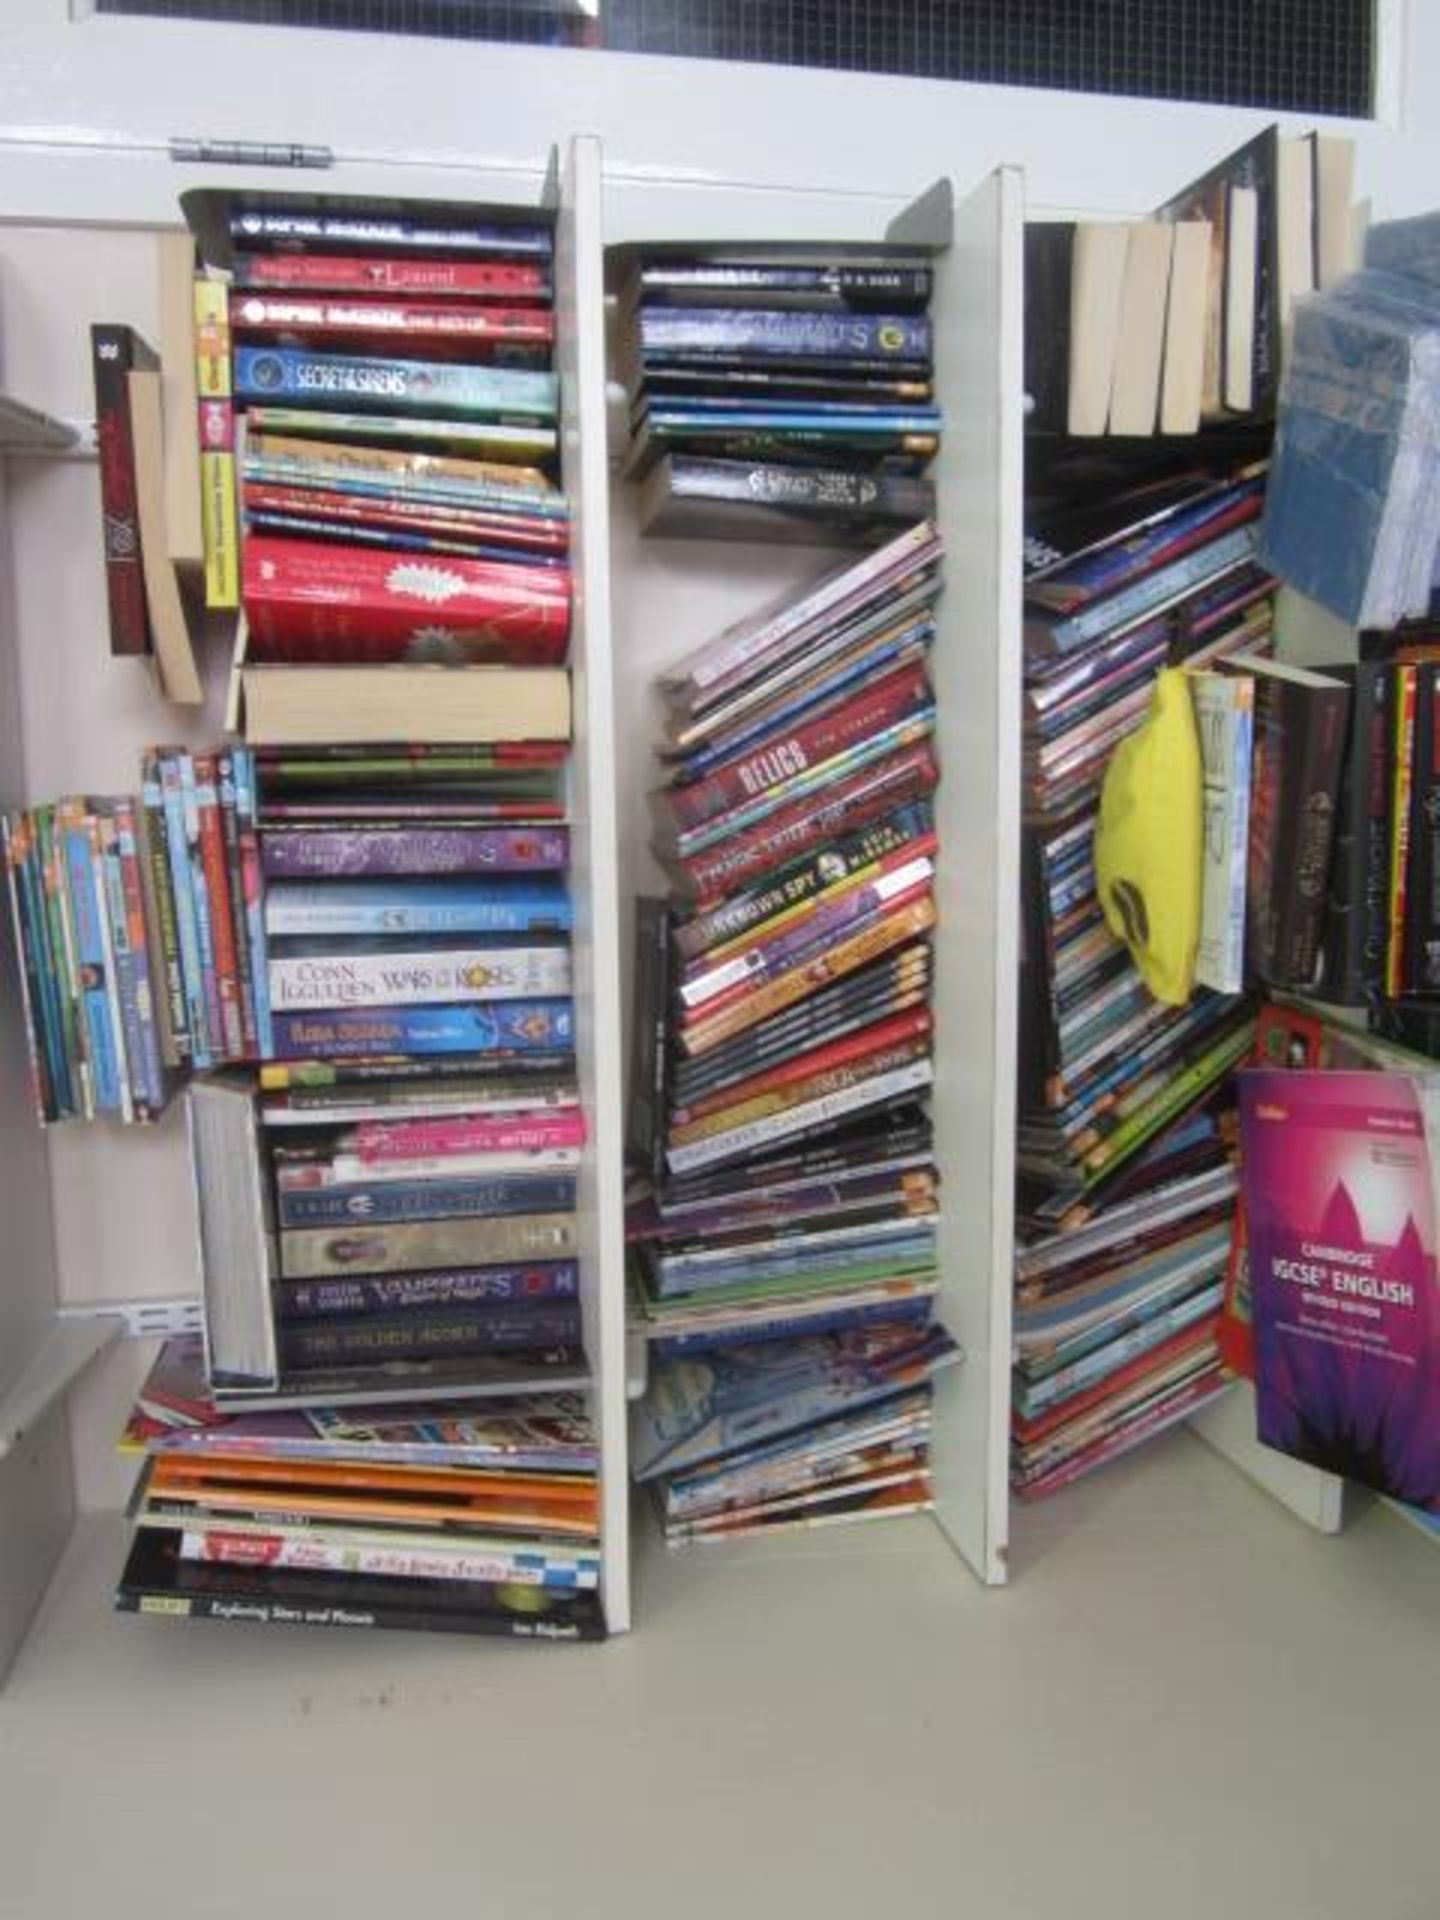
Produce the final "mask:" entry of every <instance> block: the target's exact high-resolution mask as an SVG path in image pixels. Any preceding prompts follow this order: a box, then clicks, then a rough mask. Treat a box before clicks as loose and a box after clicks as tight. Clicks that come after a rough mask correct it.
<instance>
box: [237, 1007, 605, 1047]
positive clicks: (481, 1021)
mask: <svg viewBox="0 0 1440 1920" xmlns="http://www.w3.org/2000/svg"><path fill="white" fill-rule="evenodd" d="M272 1021H273V1026H274V1033H275V1048H276V1051H277V1053H279V1054H280V1055H282V1056H283V1057H286V1058H291V1059H300V1060H309V1059H322V1060H323V1059H327V1058H339V1059H344V1058H346V1057H347V1056H349V1055H351V1054H365V1053H368V1054H385V1053H410V1054H414V1053H488V1052H493V1051H496V1050H503V1051H505V1052H530V1051H536V1050H538V1051H542V1052H549V1051H550V1050H552V1049H554V1048H559V1047H565V1048H569V1047H571V1046H573V1044H574V1024H573V1020H572V1017H571V1004H570V1002H569V1001H568V1000H513V1001H498V1002H496V1003H495V1004H494V1005H474V1006H456V1007H401V1008H394V1009H389V1010H386V1009H364V1010H362V1009H359V1008H353V1007H347V1008H339V1009H336V1010H334V1011H332V1012H328V1013H315V1012H311V1013H281V1012H276V1013H275V1014H274V1015H273V1016H272Z"/></svg>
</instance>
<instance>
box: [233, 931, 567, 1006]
mask: <svg viewBox="0 0 1440 1920" xmlns="http://www.w3.org/2000/svg"><path fill="white" fill-rule="evenodd" d="M269 979H270V1005H271V1008H272V1010H273V1011H274V1012H276V1013H291V1012H303V1011H306V1010H309V1009H315V1008H322V1007H323V1008H333V1007H410V1006H438V1005H449V1004H452V1003H457V1002H461V1001H471V1000H527V999H544V998H546V997H548V996H552V995H568V993H569V992H570V950H569V948H568V947H564V946H549V947H481V946H460V947H437V948H430V949H428V950H427V949H423V948H417V949H414V950H411V951H405V952H399V953H389V952H383V951H382V952H378V953H354V952H352V953H304V954H299V953H297V954H280V955H273V954H272V956H271V958H270V964H269Z"/></svg>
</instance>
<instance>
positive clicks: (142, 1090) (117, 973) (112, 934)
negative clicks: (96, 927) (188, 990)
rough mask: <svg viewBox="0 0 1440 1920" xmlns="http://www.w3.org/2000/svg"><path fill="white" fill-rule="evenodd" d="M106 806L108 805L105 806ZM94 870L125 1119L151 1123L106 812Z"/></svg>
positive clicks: (131, 962) (132, 966)
mask: <svg viewBox="0 0 1440 1920" xmlns="http://www.w3.org/2000/svg"><path fill="white" fill-rule="evenodd" d="M105 804H107V805H108V804H109V803H105ZM95 832H96V836H97V840H96V856H95V870H96V872H97V874H98V875H99V879H100V886H101V890H102V895H103V903H102V904H103V911H104V914H105V927H106V932H107V934H108V937H109V941H110V958H111V979H112V981H113V982H114V990H113V995H112V1006H113V1008H114V1011H115V1014H116V1025H117V1028H118V1030H119V1034H120V1038H121V1044H122V1046H123V1048H124V1054H125V1063H124V1073H125V1081H126V1085H127V1086H128V1088H129V1092H130V1114H129V1116H127V1117H129V1118H132V1119H135V1120H149V1119H153V1117H154V1111H153V1110H152V1108H151V1104H150V1099H149V1092H148V1089H147V1086H146V1081H145V1071H144V1062H143V1060H142V1058H141V1055H142V1051H143V1045H144V1043H143V1041H142V1038H141V1033H140V1000H139V988H138V980H137V971H136V960H135V954H134V952H133V950H132V948H131V945H130V929H129V923H128V918H127V915H126V911H125V893H124V886H123V882H122V880H121V875H120V853H119V845H118V839H117V834H116V827H115V821H114V818H113V817H112V815H111V814H110V813H109V812H104V813H99V814H97V816H96V821H95Z"/></svg>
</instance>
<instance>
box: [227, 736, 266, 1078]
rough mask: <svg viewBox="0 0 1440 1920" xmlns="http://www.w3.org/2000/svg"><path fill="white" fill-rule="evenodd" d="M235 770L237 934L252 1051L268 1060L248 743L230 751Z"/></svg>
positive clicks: (260, 880)
mask: <svg viewBox="0 0 1440 1920" xmlns="http://www.w3.org/2000/svg"><path fill="white" fill-rule="evenodd" d="M232 765H233V768H234V774H235V812H236V834H237V837H238V840H239V851H240V890H239V892H238V893H237V894H236V896H235V897H236V899H237V900H238V901H239V902H240V908H241V912H240V918H241V919H242V920H243V926H238V927H237V929H236V931H237V934H238V936H239V937H240V938H241V939H243V941H244V942H245V945H246V948H247V950H248V952H249V955H250V986H251V992H252V995H253V1008H252V1011H253V1014H254V1020H255V1054H256V1057H257V1058H258V1059H261V1060H268V1059H269V1058H270V1056H271V1055H272V1054H273V1053H274V1051H275V1032H274V1027H273V1025H272V1023H271V1017H270V963H269V955H268V950H267V947H266V941H265V881H264V874H263V861H262V858H261V841H260V830H259V794H258V791H257V788H256V780H255V755H254V754H253V753H252V752H251V750H250V749H249V748H248V747H236V748H235V749H234V751H233V755H232Z"/></svg>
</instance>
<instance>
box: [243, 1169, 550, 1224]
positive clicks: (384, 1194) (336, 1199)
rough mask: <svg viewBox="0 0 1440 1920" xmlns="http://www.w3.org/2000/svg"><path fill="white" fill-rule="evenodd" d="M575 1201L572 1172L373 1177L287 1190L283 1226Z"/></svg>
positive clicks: (525, 1209)
mask: <svg viewBox="0 0 1440 1920" xmlns="http://www.w3.org/2000/svg"><path fill="white" fill-rule="evenodd" d="M574 1205H575V1176H574V1175H573V1174H570V1173H512V1174H502V1175H496V1176H495V1177H493V1178H491V1179H474V1180H373V1181H371V1182H369V1184H368V1185H366V1184H356V1185H354V1186H351V1185H348V1184H347V1185H345V1186H334V1187H315V1188H309V1189H300V1190H298V1191H288V1192H282V1193H281V1194H280V1196H279V1213H280V1225H281V1226H282V1227H343V1226H345V1225H347V1224H348V1223H349V1222H350V1221H352V1220H460V1219H464V1218H466V1217H467V1216H469V1215H472V1214H484V1213H563V1212H564V1211H565V1210H566V1209H567V1208H573V1207H574Z"/></svg>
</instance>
